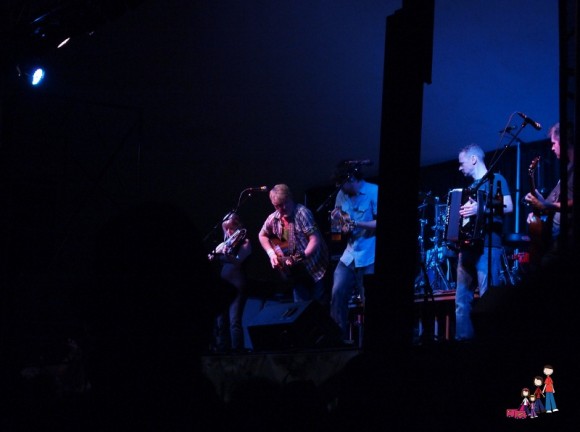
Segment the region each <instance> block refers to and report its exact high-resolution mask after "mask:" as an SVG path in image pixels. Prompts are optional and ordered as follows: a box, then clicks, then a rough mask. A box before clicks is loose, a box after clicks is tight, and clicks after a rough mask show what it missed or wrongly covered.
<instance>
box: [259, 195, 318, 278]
mask: <svg viewBox="0 0 580 432" xmlns="http://www.w3.org/2000/svg"><path fill="white" fill-rule="evenodd" d="M290 223H291V224H292V225H293V230H294V239H293V242H292V241H291V239H284V238H283V237H284V227H283V224H282V219H281V217H280V212H278V211H275V212H274V213H272V214H270V215H269V216H268V218H267V219H266V221H265V222H264V225H263V226H262V229H261V232H262V233H263V234H265V235H266V236H268V237H269V238H274V237H275V238H277V239H278V240H281V241H282V240H288V241H290V242H291V243H293V244H294V250H292V251H290V253H299V252H304V250H305V249H306V246H307V245H308V238H309V237H310V236H311V235H313V234H316V233H318V234H320V231H319V229H318V226H317V224H316V221H315V219H314V215H313V214H312V212H311V211H310V210H309V209H308V208H307V207H305V206H304V205H302V204H296V205H295V208H294V213H293V214H292V215H291V217H290ZM328 257H329V254H328V247H327V245H326V243H325V241H324V238H323V237H322V235H320V246H319V247H318V249H317V250H316V252H314V253H313V254H312V255H311V256H310V257H308V258H306V259H305V260H304V266H305V267H306V270H307V271H308V274H309V275H310V276H311V277H312V279H313V280H314V281H315V282H318V281H319V280H320V279H322V277H323V276H324V274H325V273H326V269H327V268H328V262H329V258H328Z"/></svg>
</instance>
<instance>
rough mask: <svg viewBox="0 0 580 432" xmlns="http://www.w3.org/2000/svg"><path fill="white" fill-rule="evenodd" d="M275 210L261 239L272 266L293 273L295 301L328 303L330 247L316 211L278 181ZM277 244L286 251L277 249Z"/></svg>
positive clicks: (272, 192) (272, 195)
mask: <svg viewBox="0 0 580 432" xmlns="http://www.w3.org/2000/svg"><path fill="white" fill-rule="evenodd" d="M270 201H271V202H272V205H273V206H274V209H275V211H274V212H273V213H271V214H270V215H269V216H268V217H267V218H266V221H265V222H264V225H263V226H262V229H261V230H260V233H259V234H258V239H259V241H260V244H261V245H262V247H263V248H264V250H265V251H266V253H267V254H268V257H269V259H270V264H271V265H272V268H277V269H280V270H284V271H285V273H286V274H287V275H288V276H289V277H288V279H287V280H289V282H290V283H291V285H292V291H293V297H294V301H295V302H302V301H308V300H317V301H319V302H321V303H323V302H324V281H323V277H324V275H325V273H326V269H327V268H328V263H329V254H328V247H327V245H326V243H325V242H324V239H323V237H322V235H321V233H320V230H319V228H318V226H317V224H316V221H315V219H314V215H313V214H312V212H311V211H310V210H309V209H308V208H307V207H306V206H304V205H302V204H299V203H296V202H294V198H293V197H292V192H291V191H290V188H289V187H288V186H287V185H285V184H277V185H276V186H274V187H273V188H272V190H270ZM276 245H278V246H279V245H284V246H285V249H286V250H282V253H280V252H278V253H277V252H276V249H277V248H276V249H275V246H276Z"/></svg>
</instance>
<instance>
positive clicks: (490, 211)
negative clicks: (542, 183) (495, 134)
mask: <svg viewBox="0 0 580 432" xmlns="http://www.w3.org/2000/svg"><path fill="white" fill-rule="evenodd" d="M527 124H528V122H526V121H524V122H523V123H522V124H521V126H520V128H519V129H518V131H517V132H516V133H515V134H511V133H510V135H511V137H512V138H511V139H510V140H509V142H508V143H507V144H506V145H505V146H504V147H503V149H502V151H501V153H500V154H499V155H498V156H497V157H496V158H494V160H492V161H491V163H490V165H489V168H488V170H487V172H486V173H485V174H484V175H483V177H482V178H480V179H479V180H478V181H477V182H476V183H475V185H474V186H473V187H472V188H470V189H471V190H473V191H474V192H477V191H478V190H479V188H481V187H482V186H483V185H484V184H485V182H489V187H488V194H487V198H486V201H487V204H486V209H485V213H486V219H487V220H486V226H487V227H488V230H487V239H488V244H487V286H488V287H490V286H491V283H492V274H491V266H492V259H491V258H492V257H491V252H492V234H493V232H492V231H493V217H494V215H495V214H496V211H497V210H499V209H502V215H503V201H502V202H501V203H494V202H493V199H494V194H493V179H494V176H495V174H494V173H493V171H494V169H495V166H496V165H497V163H498V162H499V161H500V160H501V158H502V156H503V155H504V153H505V152H506V151H507V149H508V148H509V147H510V146H511V145H512V143H513V142H514V141H516V140H517V139H518V138H517V137H518V135H519V134H520V133H521V131H522V130H523V129H524V127H526V125H527ZM497 206H501V207H499V208H496V207H497Z"/></svg>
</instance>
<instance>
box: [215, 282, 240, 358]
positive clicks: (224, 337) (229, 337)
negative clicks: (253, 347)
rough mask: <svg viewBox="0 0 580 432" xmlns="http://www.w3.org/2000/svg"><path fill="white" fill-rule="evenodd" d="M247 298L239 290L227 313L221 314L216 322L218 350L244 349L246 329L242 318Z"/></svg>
mask: <svg viewBox="0 0 580 432" xmlns="http://www.w3.org/2000/svg"><path fill="white" fill-rule="evenodd" d="M246 300H247V296H246V295H245V293H243V292H242V290H238V292H237V294H236V298H235V299H234V301H232V303H231V304H230V306H229V307H228V310H227V311H224V312H223V313H221V314H219V315H218V317H217V321H216V333H217V334H216V336H217V341H216V342H217V348H218V350H220V351H227V350H229V349H232V350H240V349H242V348H244V329H243V327H242V316H243V314H244V307H245V305H246Z"/></svg>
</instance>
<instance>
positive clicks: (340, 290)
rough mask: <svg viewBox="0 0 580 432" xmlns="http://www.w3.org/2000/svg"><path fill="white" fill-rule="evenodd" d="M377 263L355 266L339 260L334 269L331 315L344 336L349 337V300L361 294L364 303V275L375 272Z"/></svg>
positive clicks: (344, 337)
mask: <svg viewBox="0 0 580 432" xmlns="http://www.w3.org/2000/svg"><path fill="white" fill-rule="evenodd" d="M374 268H375V265H374V264H371V265H368V266H366V267H355V266H354V261H353V262H352V263H351V264H350V265H348V266H347V265H345V264H344V263H343V262H342V261H339V262H338V265H337V266H336V269H335V270H334V283H333V285H332V296H331V299H330V316H331V317H332V318H333V319H334V321H336V323H337V324H338V326H339V327H340V329H341V331H342V338H343V339H344V340H346V339H348V337H349V336H348V334H349V326H350V322H349V320H348V302H349V300H350V298H351V297H352V296H353V295H359V296H360V298H361V300H362V301H363V304H364V286H363V277H364V275H367V274H373V273H374Z"/></svg>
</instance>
